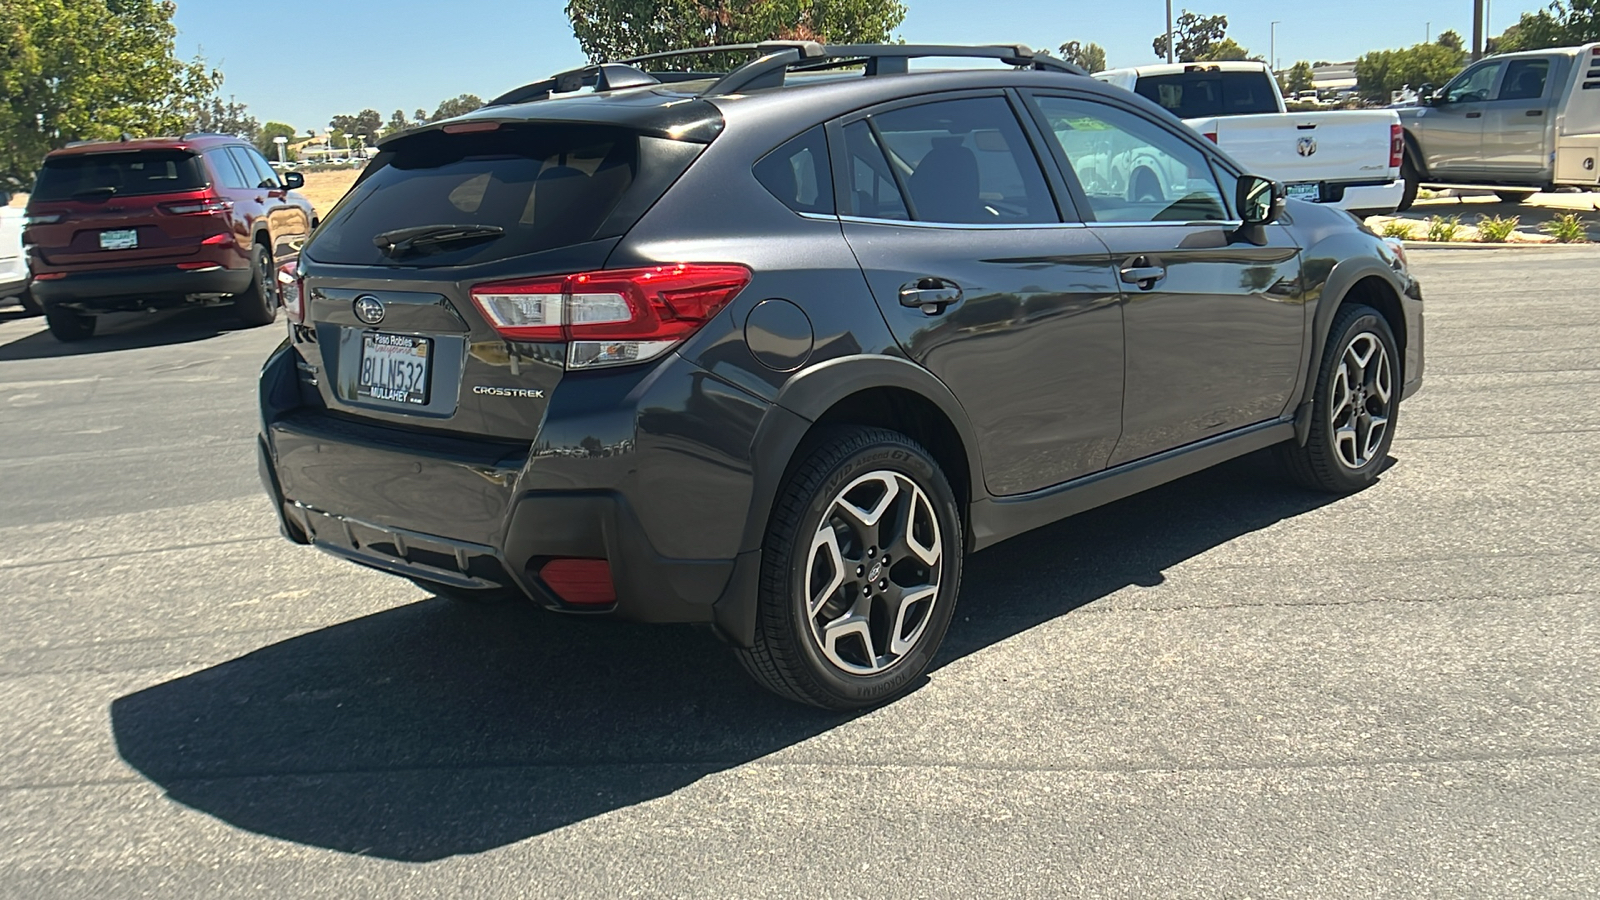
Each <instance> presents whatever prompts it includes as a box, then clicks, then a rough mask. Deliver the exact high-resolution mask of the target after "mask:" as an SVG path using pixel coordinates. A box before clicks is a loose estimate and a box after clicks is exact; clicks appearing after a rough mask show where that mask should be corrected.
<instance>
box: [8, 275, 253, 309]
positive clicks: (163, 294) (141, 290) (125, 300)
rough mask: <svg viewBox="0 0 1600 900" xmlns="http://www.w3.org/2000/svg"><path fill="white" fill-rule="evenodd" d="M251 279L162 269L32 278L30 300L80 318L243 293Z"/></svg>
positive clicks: (240, 276) (242, 276)
mask: <svg viewBox="0 0 1600 900" xmlns="http://www.w3.org/2000/svg"><path fill="white" fill-rule="evenodd" d="M251 275H252V273H251V271H250V269H249V267H248V266H247V267H245V268H240V269H228V268H217V269H208V270H203V271H190V270H185V269H180V268H178V267H177V266H175V265H164V266H141V267H139V268H130V269H101V270H95V271H90V272H68V273H67V274H66V275H65V276H64V277H61V278H52V279H47V280H43V281H41V280H39V279H38V278H35V279H34V282H33V296H34V297H35V298H36V299H37V300H38V301H39V302H40V303H45V304H50V305H54V306H64V307H68V308H71V309H79V310H83V311H85V312H115V311H119V310H134V309H156V308H160V307H163V306H179V305H182V304H183V303H186V302H187V301H188V300H189V298H190V297H191V296H193V295H213V296H222V295H227V294H238V293H242V292H244V291H245V290H247V289H248V288H249V287H250V278H251Z"/></svg>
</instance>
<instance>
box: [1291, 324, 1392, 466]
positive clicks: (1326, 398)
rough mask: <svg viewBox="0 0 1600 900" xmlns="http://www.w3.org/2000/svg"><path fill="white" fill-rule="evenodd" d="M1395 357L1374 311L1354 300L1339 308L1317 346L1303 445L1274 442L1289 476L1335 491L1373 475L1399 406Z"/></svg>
mask: <svg viewBox="0 0 1600 900" xmlns="http://www.w3.org/2000/svg"><path fill="white" fill-rule="evenodd" d="M1399 360H1400V354H1399V352H1398V351H1397V350H1396V348H1395V342H1394V334H1393V333H1392V332H1391V331H1390V330H1389V323H1388V321H1387V320H1386V319H1384V317H1383V316H1382V315H1381V314H1379V312H1378V311H1377V310H1375V309H1373V308H1372V307H1370V306H1365V305H1363V304H1359V303H1352V304H1348V305H1346V306H1343V307H1341V308H1340V310H1339V311H1338V313H1336V314H1335V316H1334V320H1333V326H1332V327H1331V328H1329V329H1328V342H1327V344H1326V345H1325V347H1324V349H1323V353H1322V363H1321V366H1320V368H1319V370H1318V374H1317V383H1316V396H1315V399H1313V401H1312V409H1311V430H1310V434H1309V435H1308V437H1307V440H1306V444H1305V446H1304V447H1302V446H1300V445H1299V444H1298V443H1297V442H1296V441H1293V440H1290V441H1285V442H1284V443H1282V444H1280V445H1279V446H1278V450H1277V452H1278V457H1279V459H1280V461H1282V463H1283V464H1284V467H1285V468H1286V469H1287V470H1288V472H1289V475H1290V476H1291V477H1293V478H1294V480H1296V481H1298V482H1299V483H1301V484H1302V485H1304V486H1306V487H1308V488H1311V489H1313V490H1319V491H1326V492H1329V493H1335V494H1347V493H1352V492H1354V491H1359V490H1361V489H1363V488H1365V487H1367V486H1369V485H1371V484H1372V483H1373V482H1375V481H1377V480H1378V473H1379V472H1381V471H1383V467H1384V461H1385V460H1387V459H1388V456H1389V445H1390V444H1391V443H1392V442H1393V441H1394V426H1395V420H1396V418H1397V416H1398V414H1399V411H1400V385H1401V381H1400V368H1399Z"/></svg>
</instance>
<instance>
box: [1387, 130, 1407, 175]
mask: <svg viewBox="0 0 1600 900" xmlns="http://www.w3.org/2000/svg"><path fill="white" fill-rule="evenodd" d="M1405 155H1406V132H1405V129H1403V128H1401V127H1400V124H1399V123H1398V122H1396V123H1395V124H1393V125H1390V126H1389V168H1391V169H1398V168H1400V163H1401V161H1403V160H1404V159H1405Z"/></svg>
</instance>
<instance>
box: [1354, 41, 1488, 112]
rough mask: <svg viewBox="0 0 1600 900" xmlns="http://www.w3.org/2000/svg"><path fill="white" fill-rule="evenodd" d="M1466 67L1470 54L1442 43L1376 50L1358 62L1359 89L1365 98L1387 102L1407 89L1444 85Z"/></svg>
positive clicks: (1357, 84)
mask: <svg viewBox="0 0 1600 900" xmlns="http://www.w3.org/2000/svg"><path fill="white" fill-rule="evenodd" d="M1466 64H1467V54H1466V52H1465V51H1462V50H1451V49H1450V48H1449V47H1445V46H1443V45H1440V44H1417V45H1416V46H1414V47H1410V48H1407V49H1404V50H1375V51H1373V52H1371V53H1367V54H1365V55H1363V56H1361V57H1360V58H1359V59H1357V60H1356V90H1357V92H1359V93H1360V94H1361V97H1362V99H1364V100H1367V101H1369V102H1373V103H1388V102H1389V95H1390V94H1391V93H1392V92H1394V91H1398V90H1400V89H1401V88H1404V87H1408V86H1409V87H1411V88H1412V89H1413V90H1414V89H1416V88H1419V87H1421V86H1422V85H1424V84H1432V85H1442V84H1444V83H1445V82H1446V81H1449V80H1450V79H1451V78H1452V77H1454V76H1455V74H1456V73H1457V72H1459V71H1461V69H1462V67H1463V66H1465V65H1466Z"/></svg>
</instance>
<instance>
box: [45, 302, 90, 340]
mask: <svg viewBox="0 0 1600 900" xmlns="http://www.w3.org/2000/svg"><path fill="white" fill-rule="evenodd" d="M44 323H45V325H47V326H49V328H50V333H51V334H53V335H55V338H56V340H58V341H61V342H62V343H64V344H70V343H72V342H73V341H81V340H86V339H88V338H91V337H94V324H95V317H94V316H86V315H84V314H83V313H80V312H75V311H73V310H70V309H65V308H63V307H60V306H49V307H45V310H44Z"/></svg>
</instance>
